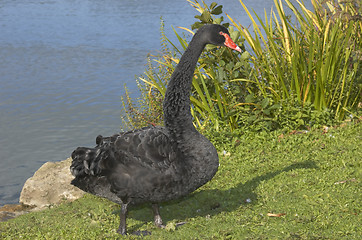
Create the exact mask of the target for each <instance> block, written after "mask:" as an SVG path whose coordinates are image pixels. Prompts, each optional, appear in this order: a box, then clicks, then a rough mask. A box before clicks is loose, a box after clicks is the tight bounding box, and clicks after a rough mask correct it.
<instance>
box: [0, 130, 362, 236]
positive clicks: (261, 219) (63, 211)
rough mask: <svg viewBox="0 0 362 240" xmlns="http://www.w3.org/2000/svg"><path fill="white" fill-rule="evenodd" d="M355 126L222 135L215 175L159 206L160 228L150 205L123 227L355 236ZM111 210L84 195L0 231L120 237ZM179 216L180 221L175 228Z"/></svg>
mask: <svg viewBox="0 0 362 240" xmlns="http://www.w3.org/2000/svg"><path fill="white" fill-rule="evenodd" d="M361 130H362V124H361V123H359V124H351V125H350V126H346V127H340V128H336V129H329V130H328V132H326V133H323V131H322V130H318V131H317V130H316V131H312V132H300V133H298V132H297V133H294V134H284V135H282V134H280V133H279V134H277V133H272V134H266V133H260V134H256V135H244V136H241V137H239V138H238V139H233V140H228V139H224V141H225V142H226V143H228V146H229V147H225V146H226V145H219V146H218V148H219V150H220V161H221V165H220V169H219V171H218V173H217V174H216V176H215V178H214V179H213V180H212V181H211V182H210V183H208V184H207V185H205V186H204V187H202V188H201V189H199V190H197V191H196V192H194V193H193V194H191V195H190V196H188V197H186V198H184V199H181V200H179V201H173V202H169V203H166V204H163V205H162V208H161V214H162V216H163V219H164V221H165V222H166V223H167V229H156V228H155V227H154V226H153V224H152V213H151V209H150V208H149V207H148V206H141V207H137V208H133V209H132V210H131V211H130V213H129V220H128V227H129V231H130V232H132V231H135V230H138V229H141V230H149V231H152V235H151V236H147V238H149V239H359V237H360V236H361V234H362V227H361V224H360V223H361V199H362V196H361V195H362V194H361V159H362V151H361V148H360V145H361V136H362V134H361V133H362V131H361ZM230 141H232V144H234V145H235V146H234V147H230ZM232 144H231V146H232ZM236 145H237V146H236ZM223 149H226V151H223ZM118 212H119V206H118V205H116V204H113V203H111V202H109V201H107V200H103V199H100V198H97V197H93V196H91V195H86V196H85V197H84V198H82V199H80V200H78V201H75V202H72V203H65V204H62V205H60V206H57V207H53V208H50V209H47V210H44V211H41V212H35V213H29V214H26V215H22V216H20V217H18V218H16V219H12V220H9V221H8V222H3V223H0V224H1V225H0V238H1V239H117V238H122V237H121V236H119V235H117V233H116V232H115V230H116V228H117V227H118V223H119V218H118V215H117V214H118ZM179 222H187V223H186V224H184V225H182V226H180V227H177V228H176V227H175V225H176V224H177V223H179ZM130 238H137V237H135V236H130Z"/></svg>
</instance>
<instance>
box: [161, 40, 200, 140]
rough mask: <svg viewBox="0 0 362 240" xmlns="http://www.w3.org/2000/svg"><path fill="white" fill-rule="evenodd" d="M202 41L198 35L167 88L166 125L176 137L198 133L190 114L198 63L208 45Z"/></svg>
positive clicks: (165, 101) (182, 58)
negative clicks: (194, 77)
mask: <svg viewBox="0 0 362 240" xmlns="http://www.w3.org/2000/svg"><path fill="white" fill-rule="evenodd" d="M200 40H201V39H200V35H198V34H197V33H196V34H195V36H194V37H193V39H192V40H191V42H190V43H189V46H188V47H187V49H186V51H185V53H184V54H183V55H182V57H181V59H180V62H179V63H178V65H177V66H176V68H175V71H174V72H173V74H172V76H171V79H170V81H169V83H168V86H167V90H166V95H165V99H164V101H163V112H164V123H165V126H166V128H168V130H169V131H170V132H171V134H173V135H174V136H180V135H184V134H188V133H189V132H190V131H196V129H195V127H194V125H193V123H192V116H191V112H190V91H191V85H192V78H193V74H194V71H195V67H196V64H197V61H198V59H199V57H200V55H201V52H202V50H203V49H204V47H205V45H206V43H204V42H202V41H200Z"/></svg>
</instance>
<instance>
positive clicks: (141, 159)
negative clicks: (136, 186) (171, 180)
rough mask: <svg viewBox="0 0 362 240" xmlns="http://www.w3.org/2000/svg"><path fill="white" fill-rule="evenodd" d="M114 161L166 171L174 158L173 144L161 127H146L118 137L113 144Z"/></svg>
mask: <svg viewBox="0 0 362 240" xmlns="http://www.w3.org/2000/svg"><path fill="white" fill-rule="evenodd" d="M113 147H114V148H113V151H114V154H115V158H114V160H115V161H116V162H117V163H121V164H124V165H134V164H136V165H141V166H143V167H146V168H151V169H154V170H161V171H162V170H166V169H167V168H169V166H170V164H171V163H172V162H173V160H174V159H175V158H176V152H175V149H174V144H173V142H172V141H171V140H170V138H169V136H168V134H167V131H166V130H165V129H164V128H162V127H146V128H142V129H138V130H135V131H130V132H125V133H121V134H120V135H118V137H117V138H116V139H115V141H114V144H113Z"/></svg>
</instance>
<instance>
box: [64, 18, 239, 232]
mask: <svg viewBox="0 0 362 240" xmlns="http://www.w3.org/2000/svg"><path fill="white" fill-rule="evenodd" d="M209 43H210V44H214V45H218V46H227V47H229V48H231V49H234V50H237V51H239V52H241V50H240V48H239V47H238V46H237V45H236V44H235V43H234V42H233V41H232V40H231V38H230V36H229V32H228V30H227V29H226V28H225V27H223V26H221V25H216V24H210V25H204V26H203V27H201V28H200V29H199V30H198V31H197V32H196V33H195V35H194V37H193V38H192V40H191V42H190V44H189V46H188V47H187V49H186V51H185V53H184V54H183V56H182V57H181V59H180V62H179V63H178V65H177V66H176V68H175V71H174V72H173V74H172V76H171V79H170V81H169V83H168V87H167V91H166V95H165V99H164V101H163V111H164V124H165V126H164V127H155V126H150V127H145V128H142V129H137V130H132V131H128V132H123V133H120V134H116V135H113V136H111V137H102V136H98V137H97V139H96V147H94V148H85V147H78V148H77V149H76V150H75V151H74V152H73V153H72V158H73V161H72V165H71V167H70V170H71V172H72V174H73V175H74V176H75V179H74V180H73V181H72V184H73V185H75V186H77V187H78V188H80V189H82V190H84V191H86V192H89V193H92V194H94V195H97V196H100V197H104V198H107V199H109V200H111V201H113V202H115V203H118V204H120V205H121V212H120V225H119V228H118V233H120V234H123V235H124V234H126V215H127V208H128V204H139V203H143V202H149V203H152V209H153V213H154V223H155V224H156V226H158V227H162V226H163V225H162V219H161V216H160V213H159V207H158V203H160V202H165V201H169V200H172V199H176V198H180V197H182V196H185V195H187V194H189V193H191V192H193V191H194V190H196V189H197V188H199V187H201V186H202V185H204V184H205V183H207V182H208V181H210V180H211V179H212V177H213V176H214V175H215V173H216V171H217V169H218V167H219V159H218V154H217V151H216V149H215V147H214V146H213V145H212V143H211V142H210V141H209V140H208V139H206V138H205V137H204V136H203V135H201V134H200V133H199V132H198V131H197V130H196V129H195V127H194V125H193V123H192V116H191V113H190V91H191V84H192V77H193V73H194V70H195V67H196V64H197V61H198V58H199V56H200V54H201V52H202V50H203V49H204V47H205V46H206V44H209Z"/></svg>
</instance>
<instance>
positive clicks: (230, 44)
mask: <svg viewBox="0 0 362 240" xmlns="http://www.w3.org/2000/svg"><path fill="white" fill-rule="evenodd" d="M220 34H221V35H223V36H224V37H225V42H224V45H225V46H227V47H228V48H231V49H233V50H236V51H238V52H241V49H240V48H239V46H238V45H236V44H235V43H234V42H233V40H231V37H230V36H229V35H228V34H226V33H223V32H220Z"/></svg>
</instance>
